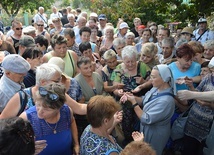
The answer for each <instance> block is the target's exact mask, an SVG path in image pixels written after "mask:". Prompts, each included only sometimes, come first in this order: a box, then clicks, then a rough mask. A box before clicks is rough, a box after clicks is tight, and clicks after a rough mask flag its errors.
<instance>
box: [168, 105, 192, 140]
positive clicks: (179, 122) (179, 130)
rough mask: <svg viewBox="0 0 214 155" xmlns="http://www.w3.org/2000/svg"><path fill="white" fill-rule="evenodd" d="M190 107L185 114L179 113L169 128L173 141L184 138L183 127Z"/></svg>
mask: <svg viewBox="0 0 214 155" xmlns="http://www.w3.org/2000/svg"><path fill="white" fill-rule="evenodd" d="M191 107H192V105H190V106H189V108H188V109H187V110H186V111H185V112H183V113H181V114H180V115H179V116H178V118H177V119H176V120H175V121H174V122H173V124H172V128H171V138H172V140H173V141H174V140H177V139H181V138H183V137H184V127H185V125H186V122H187V118H188V114H189V111H190V109H191Z"/></svg>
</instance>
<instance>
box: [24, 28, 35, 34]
mask: <svg viewBox="0 0 214 155" xmlns="http://www.w3.org/2000/svg"><path fill="white" fill-rule="evenodd" d="M22 32H23V33H24V34H29V33H35V32H36V28H35V27H33V26H27V27H25V28H24V29H23V31H22Z"/></svg>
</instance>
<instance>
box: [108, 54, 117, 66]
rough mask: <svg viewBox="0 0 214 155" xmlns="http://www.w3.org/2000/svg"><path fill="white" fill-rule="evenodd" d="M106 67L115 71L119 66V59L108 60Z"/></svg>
mask: <svg viewBox="0 0 214 155" xmlns="http://www.w3.org/2000/svg"><path fill="white" fill-rule="evenodd" d="M106 65H107V66H108V67H109V68H111V69H115V68H116V66H117V58H116V57H113V58H110V59H108V60H106Z"/></svg>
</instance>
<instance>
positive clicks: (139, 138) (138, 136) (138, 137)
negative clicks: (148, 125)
mask: <svg viewBox="0 0 214 155" xmlns="http://www.w3.org/2000/svg"><path fill="white" fill-rule="evenodd" d="M132 138H133V139H134V141H143V139H144V134H143V132H141V133H140V132H138V131H134V132H132Z"/></svg>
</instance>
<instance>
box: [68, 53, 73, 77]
mask: <svg viewBox="0 0 214 155" xmlns="http://www.w3.org/2000/svg"><path fill="white" fill-rule="evenodd" d="M68 55H69V58H70V60H71V65H72V68H73V76H74V64H73V61H72V58H71V53H70V52H69V51H68Z"/></svg>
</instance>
